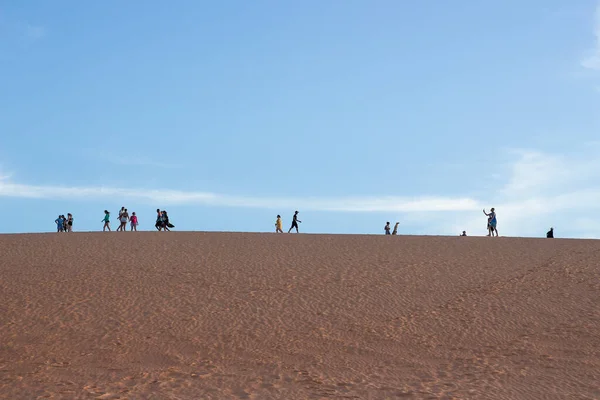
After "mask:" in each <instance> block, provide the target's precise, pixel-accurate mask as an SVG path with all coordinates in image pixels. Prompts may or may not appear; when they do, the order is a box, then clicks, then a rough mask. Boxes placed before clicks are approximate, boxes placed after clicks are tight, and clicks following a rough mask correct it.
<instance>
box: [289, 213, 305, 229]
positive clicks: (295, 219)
mask: <svg viewBox="0 0 600 400" xmlns="http://www.w3.org/2000/svg"><path fill="white" fill-rule="evenodd" d="M298 223H302V221H300V220H299V219H298V211H296V212H295V213H294V216H293V217H292V226H291V227H290V230H289V231H288V233H290V232H291V231H292V229H294V228H296V233H300V232H298Z"/></svg>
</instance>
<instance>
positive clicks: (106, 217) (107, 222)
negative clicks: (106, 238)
mask: <svg viewBox="0 0 600 400" xmlns="http://www.w3.org/2000/svg"><path fill="white" fill-rule="evenodd" d="M102 222H104V226H103V227H102V232H105V231H106V230H107V229H108V231H109V232H110V212H108V210H104V219H103V220H102Z"/></svg>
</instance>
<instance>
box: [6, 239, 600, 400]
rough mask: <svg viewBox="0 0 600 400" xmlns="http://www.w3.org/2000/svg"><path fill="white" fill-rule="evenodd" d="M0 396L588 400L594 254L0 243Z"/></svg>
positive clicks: (513, 246)
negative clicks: (0, 247) (0, 255)
mask: <svg viewBox="0 0 600 400" xmlns="http://www.w3.org/2000/svg"><path fill="white" fill-rule="evenodd" d="M0 245H1V246H2V253H3V254H2V257H1V258H0V398H3V399H35V398H38V397H39V398H57V399H59V398H62V399H79V398H82V399H88V398H89V399H94V398H95V399H229V398H247V399H272V398H273V399H320V398H340V399H341V398H345V399H385V398H389V399H397V398H401V399H451V398H454V399H595V398H600V241H591V240H560V239H555V240H546V239H541V240H540V239H516V238H474V237H466V238H464V237H463V238H459V237H405V236H387V237H385V236H342V235H340V236H334V235H331V236H328V235H287V234H285V235H276V234H250V233H186V232H173V233H158V232H139V233H115V232H113V233H75V234H39V235H3V236H0Z"/></svg>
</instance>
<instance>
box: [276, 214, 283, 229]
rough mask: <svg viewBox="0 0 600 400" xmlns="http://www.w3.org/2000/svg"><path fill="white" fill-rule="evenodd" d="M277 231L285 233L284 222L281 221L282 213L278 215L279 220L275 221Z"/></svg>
mask: <svg viewBox="0 0 600 400" xmlns="http://www.w3.org/2000/svg"><path fill="white" fill-rule="evenodd" d="M275 233H283V223H282V222H281V215H278V216H277V221H275Z"/></svg>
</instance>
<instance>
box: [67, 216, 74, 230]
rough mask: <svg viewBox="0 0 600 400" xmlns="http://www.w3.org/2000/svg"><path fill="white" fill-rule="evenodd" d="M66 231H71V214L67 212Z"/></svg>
mask: <svg viewBox="0 0 600 400" xmlns="http://www.w3.org/2000/svg"><path fill="white" fill-rule="evenodd" d="M67 232H73V214H71V213H67Z"/></svg>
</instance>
